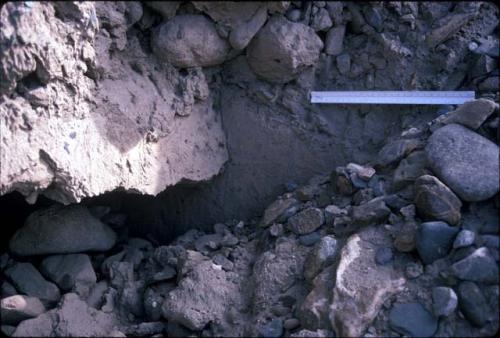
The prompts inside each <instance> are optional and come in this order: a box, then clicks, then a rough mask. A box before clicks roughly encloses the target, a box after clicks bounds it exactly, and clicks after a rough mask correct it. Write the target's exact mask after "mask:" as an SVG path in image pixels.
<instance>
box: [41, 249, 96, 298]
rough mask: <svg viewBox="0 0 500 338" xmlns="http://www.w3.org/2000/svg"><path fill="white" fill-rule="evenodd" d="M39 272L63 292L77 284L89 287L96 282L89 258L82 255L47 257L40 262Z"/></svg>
mask: <svg viewBox="0 0 500 338" xmlns="http://www.w3.org/2000/svg"><path fill="white" fill-rule="evenodd" d="M40 271H41V272H42V273H43V274H44V275H45V276H46V277H47V278H48V279H50V280H51V281H53V282H54V283H56V284H57V285H58V286H59V287H60V288H61V289H62V290H63V291H69V290H71V289H72V288H73V287H74V286H75V284H76V283H77V282H79V283H83V284H87V285H89V286H90V285H92V284H94V283H95V282H96V281H97V277H96V275H95V272H94V269H93V268H92V263H91V262H90V258H89V256H87V255H84V254H73V255H54V256H49V257H47V258H45V259H44V260H43V261H42V264H41V265H40Z"/></svg>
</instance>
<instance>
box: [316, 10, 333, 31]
mask: <svg viewBox="0 0 500 338" xmlns="http://www.w3.org/2000/svg"><path fill="white" fill-rule="evenodd" d="M332 25H333V23H332V20H331V19H330V14H328V11H327V10H326V9H324V8H320V9H319V10H318V12H317V13H316V14H315V15H314V16H313V19H312V23H311V27H312V28H313V29H314V30H315V31H316V32H318V31H326V30H328V29H329V28H330V27H332Z"/></svg>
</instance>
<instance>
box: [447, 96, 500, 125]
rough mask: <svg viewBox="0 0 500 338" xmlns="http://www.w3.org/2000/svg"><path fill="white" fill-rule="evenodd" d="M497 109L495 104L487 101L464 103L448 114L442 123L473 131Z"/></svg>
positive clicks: (479, 100)
mask: <svg viewBox="0 0 500 338" xmlns="http://www.w3.org/2000/svg"><path fill="white" fill-rule="evenodd" d="M497 107H498V104H497V103H495V102H494V101H491V100H487V99H478V100H473V101H469V102H465V103H464V104H462V105H460V106H459V107H458V108H457V109H455V110H454V111H452V112H450V113H449V114H448V115H447V116H446V117H445V118H444V120H443V121H442V122H443V123H445V124H451V123H458V124H461V125H463V126H466V127H469V128H471V129H474V130H475V129H477V128H479V127H480V126H481V125H482V124H483V122H484V121H486V119H487V118H488V117H489V116H490V115H491V114H493V112H494V111H495V109H496V108H497Z"/></svg>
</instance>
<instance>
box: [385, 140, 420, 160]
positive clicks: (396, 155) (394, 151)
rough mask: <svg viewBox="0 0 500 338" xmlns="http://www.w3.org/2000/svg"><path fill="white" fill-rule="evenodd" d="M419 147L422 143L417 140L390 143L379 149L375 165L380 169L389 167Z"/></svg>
mask: <svg viewBox="0 0 500 338" xmlns="http://www.w3.org/2000/svg"><path fill="white" fill-rule="evenodd" d="M421 147H422V143H421V142H420V141H419V140H417V139H400V140H396V141H393V142H390V143H388V144H386V145H385V146H384V147H383V148H382V149H380V151H379V153H378V157H377V164H379V165H380V166H382V167H386V166H389V165H391V164H393V163H394V162H397V161H400V160H401V159H403V157H405V156H406V155H408V154H409V153H411V152H412V151H413V150H415V149H418V148H421Z"/></svg>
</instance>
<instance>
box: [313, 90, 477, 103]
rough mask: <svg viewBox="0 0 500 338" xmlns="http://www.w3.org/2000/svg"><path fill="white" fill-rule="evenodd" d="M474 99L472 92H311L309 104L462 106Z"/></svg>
mask: <svg viewBox="0 0 500 338" xmlns="http://www.w3.org/2000/svg"><path fill="white" fill-rule="evenodd" d="M474 99H475V93H474V91H335V92H311V103H354V104H462V103H464V102H467V101H471V100H474Z"/></svg>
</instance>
